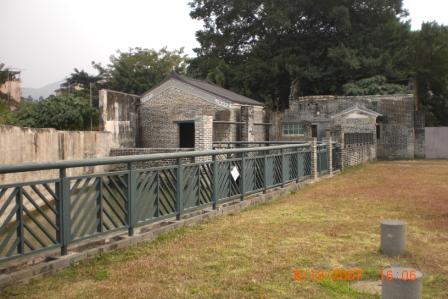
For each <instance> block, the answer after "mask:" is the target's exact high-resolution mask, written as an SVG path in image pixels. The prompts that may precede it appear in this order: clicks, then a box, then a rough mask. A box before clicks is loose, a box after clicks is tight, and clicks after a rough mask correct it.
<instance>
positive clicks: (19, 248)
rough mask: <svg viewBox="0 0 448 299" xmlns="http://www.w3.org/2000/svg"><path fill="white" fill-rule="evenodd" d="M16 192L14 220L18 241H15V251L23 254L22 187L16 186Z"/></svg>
mask: <svg viewBox="0 0 448 299" xmlns="http://www.w3.org/2000/svg"><path fill="white" fill-rule="evenodd" d="M18 188H19V189H18V190H17V194H16V205H17V211H16V222H17V239H18V240H19V242H18V243H17V253H18V254H23V253H25V240H24V236H23V189H22V188H23V187H18Z"/></svg>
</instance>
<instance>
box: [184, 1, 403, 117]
mask: <svg viewBox="0 0 448 299" xmlns="http://www.w3.org/2000/svg"><path fill="white" fill-rule="evenodd" d="M190 5H191V9H192V11H191V14H190V15H191V17H192V18H194V19H198V20H202V21H203V22H204V29H203V30H200V31H198V32H197V33H196V36H197V39H198V41H199V43H200V48H197V49H195V52H196V53H197V55H198V57H197V58H196V59H193V60H192V61H191V62H190V67H189V69H188V71H189V73H190V75H193V76H196V77H202V78H206V77H209V78H211V79H212V80H213V78H215V76H213V75H212V76H210V73H212V74H214V73H219V74H220V76H219V78H220V80H219V81H216V82H217V83H219V84H223V86H224V87H226V88H230V89H233V90H234V91H236V92H241V93H243V94H245V95H247V96H250V97H253V98H255V99H257V100H260V101H264V102H265V103H271V105H272V107H273V108H275V109H280V110H282V109H284V108H286V107H288V99H289V96H290V87H291V84H292V83H294V84H295V86H296V87H297V88H298V89H299V90H298V91H297V94H300V95H314V94H325V93H336V94H341V93H343V89H342V86H343V85H344V84H345V83H348V82H351V81H356V80H360V79H362V78H369V77H373V76H377V75H383V76H385V77H386V78H387V80H388V81H389V80H392V81H394V82H398V83H404V84H406V83H407V81H408V79H409V61H408V60H407V57H409V54H408V53H409V51H410V45H411V44H410V26H409V24H408V23H404V22H402V21H401V20H402V17H404V16H406V11H405V10H404V9H403V6H402V1H401V0H370V1H360V0H315V1H308V0H225V1H221V0H219V1H218V0H193V2H191V3H190ZM223 77H224V79H223Z"/></svg>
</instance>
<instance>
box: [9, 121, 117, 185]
mask: <svg viewBox="0 0 448 299" xmlns="http://www.w3.org/2000/svg"><path fill="white" fill-rule="evenodd" d="M111 144H112V136H111V134H110V133H105V132H80V131H57V130H55V129H35V128H21V127H15V126H0V165H1V164H20V163H39V162H56V161H60V160H78V159H87V158H97V157H105V156H108V155H109V151H110V146H111ZM102 170H103V167H101V166H98V167H83V168H75V169H69V170H68V172H67V175H70V176H74V175H81V174H86V173H92V172H94V171H95V172H97V171H102ZM57 177H58V171H57V170H53V171H34V172H24V173H12V174H0V185H1V184H8V183H19V182H27V181H36V180H43V179H51V178H57Z"/></svg>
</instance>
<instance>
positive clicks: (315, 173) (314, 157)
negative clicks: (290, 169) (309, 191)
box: [311, 138, 319, 180]
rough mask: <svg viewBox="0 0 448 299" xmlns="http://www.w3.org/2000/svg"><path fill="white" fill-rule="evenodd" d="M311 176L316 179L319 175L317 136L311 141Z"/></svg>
mask: <svg viewBox="0 0 448 299" xmlns="http://www.w3.org/2000/svg"><path fill="white" fill-rule="evenodd" d="M311 176H312V177H313V179H315V180H317V178H318V177H319V173H318V169H317V138H313V141H311Z"/></svg>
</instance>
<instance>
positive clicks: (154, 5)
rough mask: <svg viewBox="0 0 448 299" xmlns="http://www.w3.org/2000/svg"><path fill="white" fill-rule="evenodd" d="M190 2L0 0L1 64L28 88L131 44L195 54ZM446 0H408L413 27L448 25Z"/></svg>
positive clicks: (197, 25)
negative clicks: (17, 73)
mask: <svg viewBox="0 0 448 299" xmlns="http://www.w3.org/2000/svg"><path fill="white" fill-rule="evenodd" d="M189 1H190V0H76V1H75V0H0V62H4V63H5V64H6V65H7V66H9V67H14V68H18V69H21V70H22V81H23V86H24V87H41V86H44V85H46V84H49V83H53V82H55V81H59V80H62V79H64V78H65V77H66V76H67V75H68V74H69V73H70V72H71V71H72V70H73V68H75V67H77V68H79V69H86V70H88V71H91V67H90V62H91V61H96V62H103V63H107V62H108V58H109V56H110V55H111V54H113V53H115V51H116V50H118V49H120V50H123V51H126V50H127V49H128V48H130V47H137V46H139V47H144V48H154V49H160V48H162V47H164V46H168V48H169V49H176V48H180V47H185V52H186V53H187V54H190V55H192V54H193V51H192V48H194V47H197V46H198V43H197V42H196V39H195V32H196V31H197V30H198V29H200V28H201V26H202V24H201V23H200V22H197V21H194V20H192V19H191V18H190V16H189V11H190V8H189V6H188V2H189ZM445 3H446V1H444V0H425V1H423V0H404V4H405V7H406V8H407V9H408V10H409V12H410V17H411V19H412V27H413V29H418V28H420V25H421V23H422V22H423V21H433V20H435V21H438V22H439V23H443V24H448V9H447V8H448V4H445Z"/></svg>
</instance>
